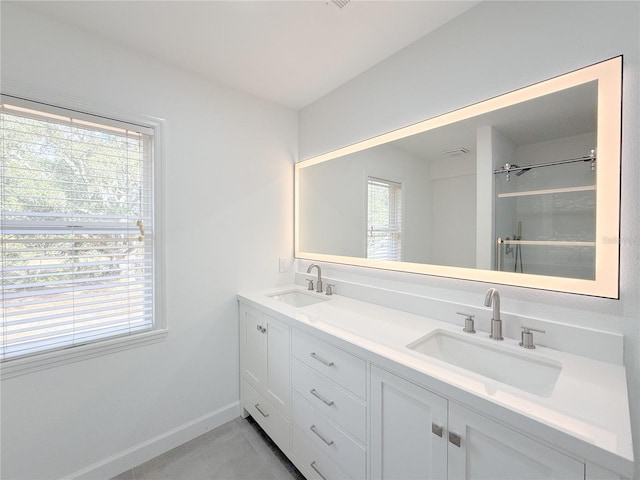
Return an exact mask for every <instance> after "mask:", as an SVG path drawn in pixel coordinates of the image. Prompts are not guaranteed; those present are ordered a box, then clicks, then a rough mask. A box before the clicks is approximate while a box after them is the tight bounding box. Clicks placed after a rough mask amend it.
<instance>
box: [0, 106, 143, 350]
mask: <svg viewBox="0 0 640 480" xmlns="http://www.w3.org/2000/svg"><path fill="white" fill-rule="evenodd" d="M151 134H152V130H151V129H149V128H146V127H139V126H136V125H132V124H128V123H124V122H119V121H116V120H112V119H106V118H102V117H95V116H91V115H88V114H84V113H79V112H74V111H68V110H64V109H61V108H58V107H51V106H46V105H42V104H37V103H32V102H27V101H24V100H21V99H16V98H13V97H8V96H3V97H2V104H1V105H0V152H1V155H2V159H1V160H2V165H1V168H0V235H1V250H2V290H1V300H2V326H1V331H0V336H1V338H0V341H1V345H0V359H1V360H2V361H6V360H10V359H13V358H18V357H23V356H27V355H33V354H35V353H40V352H45V351H52V350H58V349H63V348H69V347H73V346H77V345H81V344H86V343H91V342H96V341H99V340H103V339H112V338H114V337H119V336H124V335H131V334H134V333H137V332H144V331H148V330H152V329H153V328H154V316H153V313H154V308H153V300H154V298H153V291H154V289H153V286H154V285H153V283H154V281H153V279H154V272H153V268H154V262H153V223H152V222H153V203H152V199H153V191H152V188H153V165H152V162H153V156H152V135H151Z"/></svg>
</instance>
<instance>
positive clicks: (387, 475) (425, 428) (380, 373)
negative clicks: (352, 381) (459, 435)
mask: <svg viewBox="0 0 640 480" xmlns="http://www.w3.org/2000/svg"><path fill="white" fill-rule="evenodd" d="M446 435H447V400H446V399H445V398H443V397H440V396H438V395H435V394H433V393H431V392H429V391H428V390H426V389H424V388H422V387H419V386H418V385H415V384H413V383H411V382H408V381H407V380H405V379H403V378H400V377H398V376H397V375H394V374H392V373H390V372H387V371H386V370H382V369H380V368H377V367H375V366H372V367H371V478H375V479H386V480H392V479H400V478H402V479H424V480H427V479H432V478H433V479H435V478H437V479H443V478H447V439H446Z"/></svg>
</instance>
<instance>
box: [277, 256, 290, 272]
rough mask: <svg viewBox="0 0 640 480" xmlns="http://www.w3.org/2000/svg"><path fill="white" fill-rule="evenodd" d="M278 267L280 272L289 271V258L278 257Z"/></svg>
mask: <svg viewBox="0 0 640 480" xmlns="http://www.w3.org/2000/svg"><path fill="white" fill-rule="evenodd" d="M279 260H280V261H279V268H278V270H279V271H280V273H285V272H288V271H289V258H288V257H280V259H279Z"/></svg>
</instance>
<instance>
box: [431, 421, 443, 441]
mask: <svg viewBox="0 0 640 480" xmlns="http://www.w3.org/2000/svg"><path fill="white" fill-rule="evenodd" d="M431 432H433V433H434V434H435V435H437V436H439V437H440V438H442V425H436V424H435V423H432V424H431Z"/></svg>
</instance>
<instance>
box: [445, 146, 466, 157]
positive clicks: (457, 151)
mask: <svg viewBox="0 0 640 480" xmlns="http://www.w3.org/2000/svg"><path fill="white" fill-rule="evenodd" d="M467 153H469V149H468V148H465V147H455V148H449V149H448V150H443V151H442V152H440V154H441V155H442V156H443V157H455V156H457V155H466V154H467Z"/></svg>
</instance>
